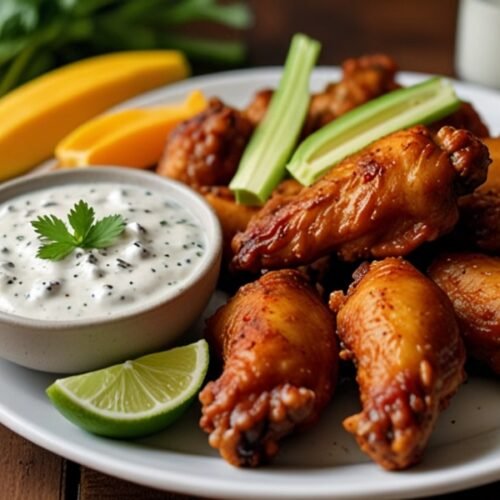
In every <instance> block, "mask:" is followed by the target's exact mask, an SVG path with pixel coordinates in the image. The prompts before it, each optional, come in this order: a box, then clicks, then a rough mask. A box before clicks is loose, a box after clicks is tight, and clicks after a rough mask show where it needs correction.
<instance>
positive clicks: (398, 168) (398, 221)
mask: <svg viewBox="0 0 500 500" xmlns="http://www.w3.org/2000/svg"><path fill="white" fill-rule="evenodd" d="M489 162H490V159H489V156H488V150H487V148H486V147H485V146H484V145H483V144H482V143H481V142H480V141H479V140H478V139H476V138H475V137H474V136H473V135H472V134H471V133H470V132H467V131H465V130H455V129H453V128H452V127H443V128H442V129H441V130H440V131H439V133H438V134H437V138H433V136H432V135H431V134H430V132H429V131H428V130H427V129H426V128H425V127H421V126H417V127H413V128H411V129H408V130H404V131H400V132H396V133H394V134H391V135H389V136H387V137H384V138H383V139H380V140H378V141H376V142H374V143H373V144H371V145H370V146H368V147H366V148H365V149H363V150H362V151H360V152H359V153H357V154H355V155H352V156H350V157H348V158H346V159H345V160H343V161H342V162H341V163H339V164H338V165H337V166H335V167H334V168H332V169H331V171H330V172H328V173H327V174H326V175H325V176H324V177H322V178H321V179H320V180H319V181H318V182H316V184H313V185H312V186H310V187H308V188H304V189H303V190H302V191H300V193H299V194H297V195H296V196H292V197H289V198H288V199H287V200H286V202H285V203H282V204H281V205H280V206H279V207H278V208H277V209H274V208H273V209H272V210H266V207H264V209H263V210H262V212H261V213H259V214H258V215H257V216H255V217H254V218H253V219H252V220H251V221H250V224H249V225H248V227H247V229H246V230H245V231H244V232H242V233H239V234H237V235H236V236H235V238H234V239H233V245H232V246H233V251H234V253H235V257H234V259H233V265H234V267H235V268H236V269H241V270H253V271H255V270H259V269H266V268H268V269H271V268H279V267H290V266H293V265H299V264H304V263H308V262H312V261H314V260H316V259H317V258H319V257H321V256H324V255H328V254H330V253H331V252H337V254H338V255H339V257H340V258H342V259H343V260H346V261H352V260H356V259H359V258H363V257H371V256H373V257H377V258H380V257H386V256H398V255H406V254H408V253H409V252H411V251H412V250H414V249H415V248H417V247H418V246H419V245H420V244H421V243H423V242H426V241H432V240H434V239H436V238H437V237H438V236H440V235H442V234H444V233H447V232H449V231H450V230H451V229H452V228H453V227H454V225H455V224H456V222H457V220H458V208H457V194H458V193H464V192H468V191H469V192H470V191H471V190H472V189H474V188H475V187H476V186H477V185H479V184H480V183H481V182H483V181H484V179H485V176H486V170H487V167H488V164H489Z"/></svg>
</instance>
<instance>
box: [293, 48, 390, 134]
mask: <svg viewBox="0 0 500 500" xmlns="http://www.w3.org/2000/svg"><path fill="white" fill-rule="evenodd" d="M342 71H343V75H342V79H341V80H340V81H339V82H337V83H330V84H329V85H327V87H326V88H325V90H324V91H323V92H318V93H317V94H314V95H313V96H312V98H311V103H310V105H309V111H308V114H307V119H306V123H305V126H304V130H303V134H302V135H303V136H307V135H309V134H310V133H312V132H314V131H315V130H317V129H319V128H321V127H322V126H323V125H326V124H327V123H329V122H331V121H332V120H334V119H335V118H337V117H338V116H340V115H343V114H344V113H347V112H348V111H350V110H351V109H353V108H355V107H357V106H359V105H361V104H364V103H365V102H367V101H370V100H371V99H374V98H375V97H379V96H381V95H383V94H386V93H387V92H390V91H391V90H394V89H397V88H398V87H399V85H398V84H397V83H396V82H395V80H394V76H395V74H396V71H397V65H396V63H395V62H394V61H393V60H392V59H391V58H390V57H389V56H386V55H384V54H374V55H367V56H362V57H359V58H357V59H347V60H346V61H344V62H343V64H342Z"/></svg>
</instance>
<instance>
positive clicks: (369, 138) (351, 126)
mask: <svg viewBox="0 0 500 500" xmlns="http://www.w3.org/2000/svg"><path fill="white" fill-rule="evenodd" d="M459 106H460V100H459V99H458V97H457V96H456V94H455V91H454V90H453V87H452V86H451V84H450V83H449V82H448V81H446V80H444V79H443V78H440V77H434V78H430V79H428V80H426V81H424V82H422V83H418V84H417V85H413V86H411V87H407V88H403V89H398V90H394V91H393V92H389V93H388V94H385V95H383V96H381V97H378V98H377V99H373V100H372V101H370V102H367V103H366V104H363V105H362V106H359V107H358V108H356V109H353V110H352V111H349V113H346V114H345V115H343V116H341V117H339V118H337V119H335V120H333V121H332V122H331V123H329V124H328V125H326V126H325V127H323V128H321V129H320V130H318V131H317V132H315V133H314V134H312V135H311V136H309V137H308V138H307V139H306V140H304V141H303V142H302V143H301V144H300V145H299V147H298V148H297V150H296V151H295V154H294V155H293V157H292V159H291V160H290V162H289V163H288V165H287V167H286V168H287V170H288V171H289V172H290V173H291V174H292V175H293V177H295V179H297V180H298V181H299V182H300V183H301V184H303V185H305V186H309V185H310V184H312V183H313V182H314V181H316V180H317V179H318V178H319V177H321V176H322V175H323V174H324V173H325V172H327V171H328V170H329V169H330V168H331V167H333V166H334V165H335V164H337V163H338V162H340V161H341V160H343V159H344V158H345V157H346V156H349V155H350V154H353V153H355V152H357V151H359V150H360V149H362V148H364V147H365V146H367V145H368V144H370V143H372V142H373V141H376V140H377V139H380V138H381V137H384V136H386V135H388V134H391V133H392V132H396V131H397V130H401V129H404V128H408V127H411V126H413V125H416V124H422V125H425V124H427V123H431V122H433V121H435V120H439V119H440V118H443V117H444V116H447V115H449V114H450V113H452V112H453V111H455V110H456V109H457V108H458V107H459Z"/></svg>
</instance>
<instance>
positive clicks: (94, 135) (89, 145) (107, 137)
mask: <svg viewBox="0 0 500 500" xmlns="http://www.w3.org/2000/svg"><path fill="white" fill-rule="evenodd" d="M206 105H207V101H206V99H205V97H204V96H203V94H202V93H201V92H199V91H195V92H192V93H191V94H190V95H189V96H188V97H187V98H186V100H185V101H184V102H183V103H180V104H172V105H168V106H162V107H157V108H145V109H127V110H124V111H118V112H116V113H111V114H108V115H103V116H100V117H97V118H94V119H93V120H90V121H88V122H87V123H84V124H83V125H81V126H80V127H78V128H77V129H76V130H74V131H73V132H71V133H70V134H69V135H68V136H67V137H65V138H64V139H63V140H62V141H61V142H60V143H59V144H58V145H57V147H56V152H55V156H56V158H57V160H58V161H59V164H60V166H62V167H85V166H89V165H123V166H128V167H138V168H146V167H150V166H152V165H154V164H156V163H157V162H158V161H159V160H160V158H161V155H162V152H163V148H164V146H165V140H166V137H167V134H168V133H169V132H170V130H172V129H173V128H174V127H175V126H176V125H177V124H178V123H180V122H181V121H183V120H186V119H188V118H191V117H192V116H193V115H195V114H197V113H199V112H200V111H202V110H203V109H204V108H205V107H206Z"/></svg>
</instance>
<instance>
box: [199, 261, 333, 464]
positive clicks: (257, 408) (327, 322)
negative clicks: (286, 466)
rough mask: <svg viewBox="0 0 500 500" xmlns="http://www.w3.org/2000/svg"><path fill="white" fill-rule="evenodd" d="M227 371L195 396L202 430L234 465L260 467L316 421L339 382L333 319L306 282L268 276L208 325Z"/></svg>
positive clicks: (294, 276)
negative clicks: (292, 435) (280, 445)
mask: <svg viewBox="0 0 500 500" xmlns="http://www.w3.org/2000/svg"><path fill="white" fill-rule="evenodd" d="M207 338H208V340H209V341H210V342H211V344H212V346H213V347H215V349H216V350H217V351H219V352H220V353H221V354H222V357H223V360H224V371H223V373H222V375H221V376H220V377H219V378H218V379H217V380H215V381H212V382H209V383H208V384H207V385H206V387H205V388H204V389H203V391H202V392H201V393H200V401H201V403H202V412H203V415H202V418H201V420H200V426H201V428H202V429H203V430H204V431H205V432H207V433H209V434H210V438H209V443H210V445H211V446H213V447H214V448H218V449H219V452H220V454H221V455H222V457H223V458H224V459H225V460H227V461H228V462H229V463H230V464H232V465H236V466H257V465H259V464H260V463H262V462H266V461H268V460H269V459H270V458H271V457H273V456H274V455H275V454H276V452H277V451H278V441H279V440H280V439H281V438H282V437H284V436H285V435H287V434H290V433H291V432H293V431H294V430H296V429H297V430H299V429H303V428H306V427H307V426H309V425H311V424H312V423H314V422H315V421H316V420H317V419H318V416H319V414H320V412H321V410H322V409H323V408H324V407H325V405H326V404H327V403H328V401H329V400H330V398H331V396H332V393H333V390H334V387H335V382H336V375H337V365H338V350H337V344H336V338H335V320H334V317H333V315H332V313H331V312H330V311H329V310H328V308H327V307H326V306H325V305H324V304H323V303H322V302H321V300H320V298H319V296H318V295H317V293H316V292H315V290H314V289H313V288H312V287H311V286H310V285H309V283H308V281H307V279H306V278H305V276H304V275H303V274H302V273H300V272H299V271H296V270H281V271H274V272H270V273H268V274H266V275H264V276H263V277H261V278H260V279H259V280H258V281H255V282H253V283H250V284H248V285H246V286H244V287H242V288H241V289H240V290H239V291H238V293H237V294H236V295H235V296H234V297H233V298H232V299H231V300H230V301H229V302H228V303H227V304H226V305H225V306H223V307H222V308H221V309H219V310H218V311H217V312H216V314H215V315H214V316H213V317H212V318H211V319H209V320H208V324H207Z"/></svg>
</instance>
